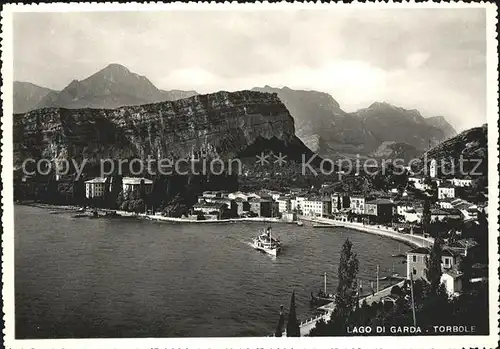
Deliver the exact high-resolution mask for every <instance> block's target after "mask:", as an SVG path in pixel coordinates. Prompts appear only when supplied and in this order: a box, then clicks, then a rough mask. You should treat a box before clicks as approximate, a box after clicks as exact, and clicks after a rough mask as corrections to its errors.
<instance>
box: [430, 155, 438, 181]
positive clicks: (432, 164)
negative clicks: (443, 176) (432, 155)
mask: <svg viewBox="0 0 500 349" xmlns="http://www.w3.org/2000/svg"><path fill="white" fill-rule="evenodd" d="M429 176H430V177H431V178H436V176H437V161H436V159H432V160H431V162H430V164H429Z"/></svg>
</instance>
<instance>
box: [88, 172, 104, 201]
mask: <svg viewBox="0 0 500 349" xmlns="http://www.w3.org/2000/svg"><path fill="white" fill-rule="evenodd" d="M105 190H106V178H103V177H96V178H94V179H91V180H88V181H85V197H86V198H87V199H93V198H99V197H102V196H104V192H105Z"/></svg>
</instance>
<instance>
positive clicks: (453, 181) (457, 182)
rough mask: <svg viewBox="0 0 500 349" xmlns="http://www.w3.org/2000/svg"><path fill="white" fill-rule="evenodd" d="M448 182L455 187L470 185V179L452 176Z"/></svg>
mask: <svg viewBox="0 0 500 349" xmlns="http://www.w3.org/2000/svg"><path fill="white" fill-rule="evenodd" d="M450 183H451V184H453V185H454V186H455V187H470V186H471V185H472V179H460V178H452V179H450Z"/></svg>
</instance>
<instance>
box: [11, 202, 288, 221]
mask: <svg viewBox="0 0 500 349" xmlns="http://www.w3.org/2000/svg"><path fill="white" fill-rule="evenodd" d="M14 204H15V205H22V206H30V207H37V208H41V209H47V210H61V211H67V212H78V211H80V210H81V209H82V207H80V206H74V205H67V206H66V205H54V204H46V203H37V202H33V203H22V202H18V203H14ZM87 210H90V208H87ZM97 211H98V212H116V214H117V216H118V217H127V218H130V217H133V218H136V219H141V220H151V221H158V222H170V223H195V224H196V223H200V224H221V223H242V222H243V223H251V222H254V223H283V224H296V223H297V222H296V221H294V222H288V221H284V220H281V219H279V218H270V217H247V218H228V219H217V220H214V219H207V220H193V219H187V218H176V217H166V216H161V215H152V214H145V213H135V212H128V211H121V210H114V209H109V208H97Z"/></svg>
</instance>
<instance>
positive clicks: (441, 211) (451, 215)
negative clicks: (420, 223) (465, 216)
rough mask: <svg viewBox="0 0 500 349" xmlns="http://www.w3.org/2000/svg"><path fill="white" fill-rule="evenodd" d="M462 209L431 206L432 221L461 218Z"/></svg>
mask: <svg viewBox="0 0 500 349" xmlns="http://www.w3.org/2000/svg"><path fill="white" fill-rule="evenodd" d="M461 218H462V215H461V214H460V211H459V210H457V209H454V208H450V209H445V208H431V222H438V221H444V220H447V219H461Z"/></svg>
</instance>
